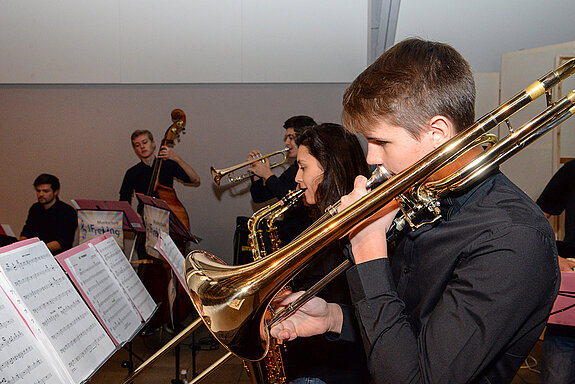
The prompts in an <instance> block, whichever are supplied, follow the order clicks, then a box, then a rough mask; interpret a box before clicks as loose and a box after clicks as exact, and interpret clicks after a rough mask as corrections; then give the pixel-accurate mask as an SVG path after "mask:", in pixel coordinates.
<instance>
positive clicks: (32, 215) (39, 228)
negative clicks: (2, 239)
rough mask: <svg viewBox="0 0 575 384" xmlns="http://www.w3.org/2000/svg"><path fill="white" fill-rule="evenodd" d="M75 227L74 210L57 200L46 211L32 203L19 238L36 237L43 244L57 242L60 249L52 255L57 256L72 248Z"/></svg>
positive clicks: (37, 204) (76, 222)
mask: <svg viewBox="0 0 575 384" xmlns="http://www.w3.org/2000/svg"><path fill="white" fill-rule="evenodd" d="M77 226H78V218H77V216H76V210H75V209H74V208H72V207H71V206H70V205H68V204H66V203H63V202H61V201H60V200H59V199H58V200H56V202H55V203H54V205H52V206H51V207H50V208H48V209H44V206H43V205H42V204H40V203H34V204H32V206H31V207H30V210H29V211H28V217H27V218H26V224H24V228H22V233H21V234H20V236H24V237H27V238H31V237H38V238H39V239H40V240H42V241H43V242H45V243H49V242H51V241H57V242H58V243H60V246H61V247H62V249H61V250H60V251H59V252H55V253H54V254H58V253H60V252H63V251H66V250H68V249H70V248H72V244H73V243H74V235H75V234H76V227H77Z"/></svg>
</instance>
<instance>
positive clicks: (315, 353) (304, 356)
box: [284, 240, 370, 384]
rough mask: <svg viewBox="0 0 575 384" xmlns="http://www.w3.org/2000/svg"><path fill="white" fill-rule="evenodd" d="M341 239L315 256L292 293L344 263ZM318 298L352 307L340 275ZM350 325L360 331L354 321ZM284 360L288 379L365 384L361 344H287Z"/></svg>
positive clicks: (317, 339) (315, 340)
mask: <svg viewBox="0 0 575 384" xmlns="http://www.w3.org/2000/svg"><path fill="white" fill-rule="evenodd" d="M344 244H345V242H344V241H343V240H342V241H341V242H340V243H339V244H338V243H336V244H334V245H333V246H331V247H328V248H327V249H326V250H324V251H322V252H321V253H320V254H319V255H316V256H315V257H314V259H313V262H311V263H310V264H309V265H308V266H306V268H305V269H304V270H303V271H302V272H301V273H299V274H298V275H297V276H296V277H294V279H292V281H291V282H290V283H289V286H290V287H291V288H292V290H293V292H297V291H301V290H307V289H309V288H311V286H312V285H313V284H315V283H316V282H317V281H319V280H320V279H321V278H322V277H324V276H325V275H327V274H328V273H329V272H331V271H332V270H333V269H335V267H337V266H338V265H339V264H341V263H342V262H343V261H344V260H345V256H344V253H343V248H344V246H345V245H344ZM317 296H319V297H321V298H323V299H325V300H326V301H328V302H338V303H344V304H351V297H350V294H349V286H348V285H347V280H346V278H345V276H344V275H343V274H342V275H339V276H338V277H336V278H335V279H334V280H333V281H331V282H330V283H329V284H328V285H327V286H326V287H325V288H323V289H322V290H321V291H320V292H319V293H318V294H317ZM352 326H353V327H354V328H355V330H356V332H359V327H358V325H357V322H353V324H352ZM285 344H286V351H287V352H286V355H287V359H286V361H285V363H284V365H285V368H286V376H287V379H288V380H293V379H296V378H298V377H316V378H319V379H321V380H323V381H324V382H326V383H328V384H367V383H369V382H370V377H369V372H368V370H367V362H366V357H365V352H364V350H363V345H362V343H361V341H360V340H359V339H358V340H352V341H345V340H341V341H335V342H332V341H330V340H328V339H326V337H325V336H324V335H317V336H313V337H302V338H297V339H295V340H293V341H286V342H285Z"/></svg>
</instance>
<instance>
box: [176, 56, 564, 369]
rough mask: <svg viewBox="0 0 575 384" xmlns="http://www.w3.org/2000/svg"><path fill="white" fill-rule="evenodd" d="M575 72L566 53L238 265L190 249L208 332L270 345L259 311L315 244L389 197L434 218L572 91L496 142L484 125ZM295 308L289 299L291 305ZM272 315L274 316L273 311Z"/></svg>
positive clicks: (558, 114)
mask: <svg viewBox="0 0 575 384" xmlns="http://www.w3.org/2000/svg"><path fill="white" fill-rule="evenodd" d="M574 73H575V59H571V60H569V61H567V62H566V63H564V64H563V65H561V66H560V67H558V68H557V69H555V70H553V71H551V72H549V73H548V74H546V75H545V76H543V77H541V78H540V79H539V80H537V81H535V82H534V83H533V84H531V85H530V86H528V87H527V88H525V89H524V90H523V91H521V92H519V93H518V94H517V95H515V96H513V97H512V98H511V99H509V100H508V101H507V102H506V103H504V104H502V105H501V106H499V107H497V108H496V109H494V110H493V111H491V112H489V113H488V114H486V115H484V116H483V117H481V118H480V119H479V120H477V121H476V122H475V123H474V124H472V125H471V126H470V127H468V128H467V129H466V130H464V131H463V132H461V133H459V134H457V135H456V136H454V137H453V138H451V139H450V140H449V141H447V142H446V143H444V144H443V145H441V146H440V147H438V148H437V149H435V150H434V151H432V152H430V153H429V154H428V155H427V156H425V157H424V158H423V159H421V160H420V161H419V162H417V163H415V164H414V165H412V166H411V167H409V168H407V169H406V170H404V171H402V172H400V173H398V174H396V175H394V176H393V177H392V178H390V179H388V180H387V181H385V182H383V184H381V185H380V186H379V187H377V188H375V189H373V190H372V191H371V192H370V193H368V194H367V195H365V196H364V197H362V198H361V199H359V200H358V201H356V202H355V203H353V204H352V205H350V206H349V207H347V208H346V209H344V210H343V211H341V212H337V213H334V214H333V216H332V217H330V218H327V219H325V220H322V221H321V222H320V223H319V224H314V225H312V227H310V228H308V230H306V231H305V232H304V233H303V234H302V235H300V236H299V237H297V238H296V239H295V240H293V241H292V242H291V243H289V244H288V245H286V246H284V247H283V248H281V249H280V250H278V251H276V252H274V253H272V254H271V255H269V256H268V257H266V258H264V259H261V260H258V261H254V262H252V263H250V264H247V265H242V266H228V265H225V264H224V263H223V262H222V261H221V260H220V259H218V258H217V257H216V256H214V255H211V254H209V253H208V252H205V251H193V252H191V253H190V254H188V256H187V258H186V266H185V268H186V284H187V286H188V290H189V292H190V296H191V298H192V302H193V304H194V306H195V308H196V310H197V311H198V313H199V314H200V317H201V318H202V319H203V321H204V323H205V324H206V326H207V327H208V329H209V330H210V332H211V333H212V334H213V335H214V337H216V339H217V340H218V341H219V342H220V343H221V344H222V345H223V346H224V347H225V348H226V349H228V351H230V352H231V353H233V354H234V355H236V356H238V357H240V358H243V359H246V360H254V361H257V360H260V359H262V357H263V356H265V354H266V353H267V351H268V349H269V345H270V337H269V325H268V324H269V322H268V321H266V319H265V314H266V312H267V308H268V305H269V304H270V302H271V301H272V299H273V298H274V296H276V295H277V293H278V292H279V291H280V290H281V289H282V287H283V286H284V285H285V284H286V283H287V282H288V281H289V280H290V279H292V278H293V277H294V276H295V275H296V274H297V273H299V272H300V271H301V270H302V269H303V268H305V266H306V265H308V264H309V263H310V262H311V261H312V260H313V258H314V256H315V255H316V254H317V252H318V251H319V250H321V249H323V248H324V247H326V246H328V245H330V244H332V243H334V242H335V241H337V240H339V239H340V238H342V237H344V236H345V235H346V234H347V233H348V232H349V231H350V230H351V229H352V228H353V227H355V226H356V225H358V224H359V223H361V222H363V221H365V220H366V219H368V218H369V217H371V216H372V215H373V214H375V213H376V212H378V211H379V210H380V209H381V208H383V207H384V206H386V205H387V204H389V203H390V202H392V201H393V200H398V201H399V202H400V205H401V209H402V212H403V220H404V222H406V223H408V224H409V225H410V226H411V227H412V228H415V227H417V226H418V225H423V224H425V222H422V221H421V220H420V218H421V217H422V216H424V217H425V219H424V220H427V221H426V222H431V221H433V220H435V219H437V218H439V215H440V211H439V209H438V208H439V207H438V202H439V199H440V198H442V197H444V196H446V195H448V194H449V193H451V192H452V191H457V190H461V189H464V188H466V187H468V186H469V185H470V184H473V183H476V182H478V180H480V179H481V177H482V176H483V175H485V174H486V172H488V171H489V170H491V169H493V168H494V167H497V166H499V164H501V163H502V162H504V161H505V160H507V159H508V158H509V157H511V156H512V155H514V154H515V153H516V152H518V151H519V150H521V149H522V148H524V147H525V146H527V145H528V144H530V143H531V142H533V141H534V140H536V139H537V138H539V137H540V136H541V135H543V134H545V133H546V132H548V131H549V130H551V129H553V128H554V127H555V126H557V125H559V124H561V123H562V122H563V121H564V120H566V119H567V118H569V117H571V116H572V115H573V114H575V91H572V92H570V93H569V94H568V95H567V96H565V97H564V98H562V99H561V100H559V101H557V102H555V103H554V104H552V105H550V106H549V107H548V108H547V109H545V110H544V111H543V112H541V113H540V114H539V115H537V116H536V117H534V118H533V119H531V120H530V121H528V122H527V123H525V124H524V125H522V126H521V127H520V128H519V129H517V130H515V131H514V130H512V129H510V133H509V134H508V135H507V136H506V137H504V138H502V139H501V140H500V141H499V142H497V143H494V141H495V140H494V138H493V135H490V134H489V133H488V132H489V131H491V130H492V129H493V128H495V127H497V126H498V125H499V124H501V123H502V122H505V121H508V119H509V117H510V116H511V115H513V114H515V113H516V112H517V111H519V110H521V109H522V108H523V107H525V106H526V105H528V104H529V103H531V102H532V101H533V100H535V99H536V98H538V97H540V96H541V95H543V94H549V93H550V89H551V88H553V87H554V86H556V85H557V84H559V83H560V82H561V81H563V80H564V79H565V78H567V77H569V76H571V75H572V74H574ZM485 143H490V144H491V146H489V147H488V148H487V149H486V150H485V151H483V152H482V153H481V154H480V155H478V156H477V157H475V158H474V159H473V160H472V161H471V162H469V163H467V164H466V165H464V166H463V167H461V168H460V169H458V170H457V171H456V172H454V173H453V174H451V175H450V176H448V177H446V178H444V179H443V180H439V181H437V182H433V183H428V182H427V180H428V178H429V177H430V176H431V175H433V174H435V173H436V172H438V171H439V170H442V169H444V168H445V167H446V166H447V165H453V164H454V162H455V161H456V160H458V159H460V158H461V157H462V156H463V155H466V154H469V150H471V149H473V148H476V147H477V146H481V145H483V144H485ZM329 212H331V210H330V211H329ZM429 216H431V218H430V217H429ZM418 222H419V223H418ZM345 268H346V267H345V266H344V267H343V268H341V271H342V270H345ZM341 271H340V272H341ZM318 289H321V287H320V288H318ZM301 304H303V302H302V303H301ZM297 308H298V307H293V308H291V311H292V312H293V311H295V310H297ZM274 316H275V318H277V316H278V315H277V314H276V315H274ZM285 316H287V315H285ZM273 321H275V319H272V322H273Z"/></svg>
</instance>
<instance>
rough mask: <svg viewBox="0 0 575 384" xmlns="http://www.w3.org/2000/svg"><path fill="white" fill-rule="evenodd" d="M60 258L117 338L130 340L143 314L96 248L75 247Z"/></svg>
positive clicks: (119, 341) (116, 340) (118, 342)
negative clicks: (75, 248)
mask: <svg viewBox="0 0 575 384" xmlns="http://www.w3.org/2000/svg"><path fill="white" fill-rule="evenodd" d="M111 240H112V241H114V242H115V240H114V239H113V238H112V239H111ZM58 261H59V262H61V263H64V264H63V266H64V268H65V269H68V270H69V271H70V274H71V276H72V279H73V281H74V282H75V283H76V284H77V286H78V288H79V290H80V292H81V294H82V295H83V296H84V299H85V300H86V302H87V303H88V304H89V305H90V306H91V307H92V309H93V311H94V313H95V315H96V316H97V317H98V318H99V319H100V321H101V322H102V324H103V325H104V327H105V328H106V329H107V331H108V332H109V334H110V336H111V337H112V339H113V340H114V342H115V343H116V344H124V343H125V342H127V341H129V340H130V339H131V338H132V337H133V336H134V334H135V333H136V332H137V330H138V329H139V328H140V325H141V324H142V321H141V318H140V315H139V313H138V312H137V311H136V309H135V308H134V307H133V306H132V303H131V302H130V300H129V298H128V297H127V296H126V294H125V293H124V290H123V288H122V287H121V286H120V283H119V282H118V281H117V280H116V278H115V277H114V275H113V274H112V272H111V271H110V270H109V268H108V267H107V266H106V263H105V262H104V260H103V259H102V257H101V255H100V254H99V253H98V251H97V250H96V248H95V247H93V246H91V245H89V246H86V247H83V248H82V249H79V250H78V251H77V252H74V251H73V250H71V251H70V252H67V253H66V254H64V255H62V256H58Z"/></svg>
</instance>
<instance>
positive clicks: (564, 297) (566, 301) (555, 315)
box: [548, 272, 575, 326]
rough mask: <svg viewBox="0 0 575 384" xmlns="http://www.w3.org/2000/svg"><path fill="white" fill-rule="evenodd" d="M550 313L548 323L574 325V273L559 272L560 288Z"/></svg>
mask: <svg viewBox="0 0 575 384" xmlns="http://www.w3.org/2000/svg"><path fill="white" fill-rule="evenodd" d="M551 313H552V315H551V316H549V320H548V323H552V324H562V325H571V326H573V325H575V272H561V287H560V288H559V295H558V296H557V299H555V304H554V305H553V309H552V310H551Z"/></svg>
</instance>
